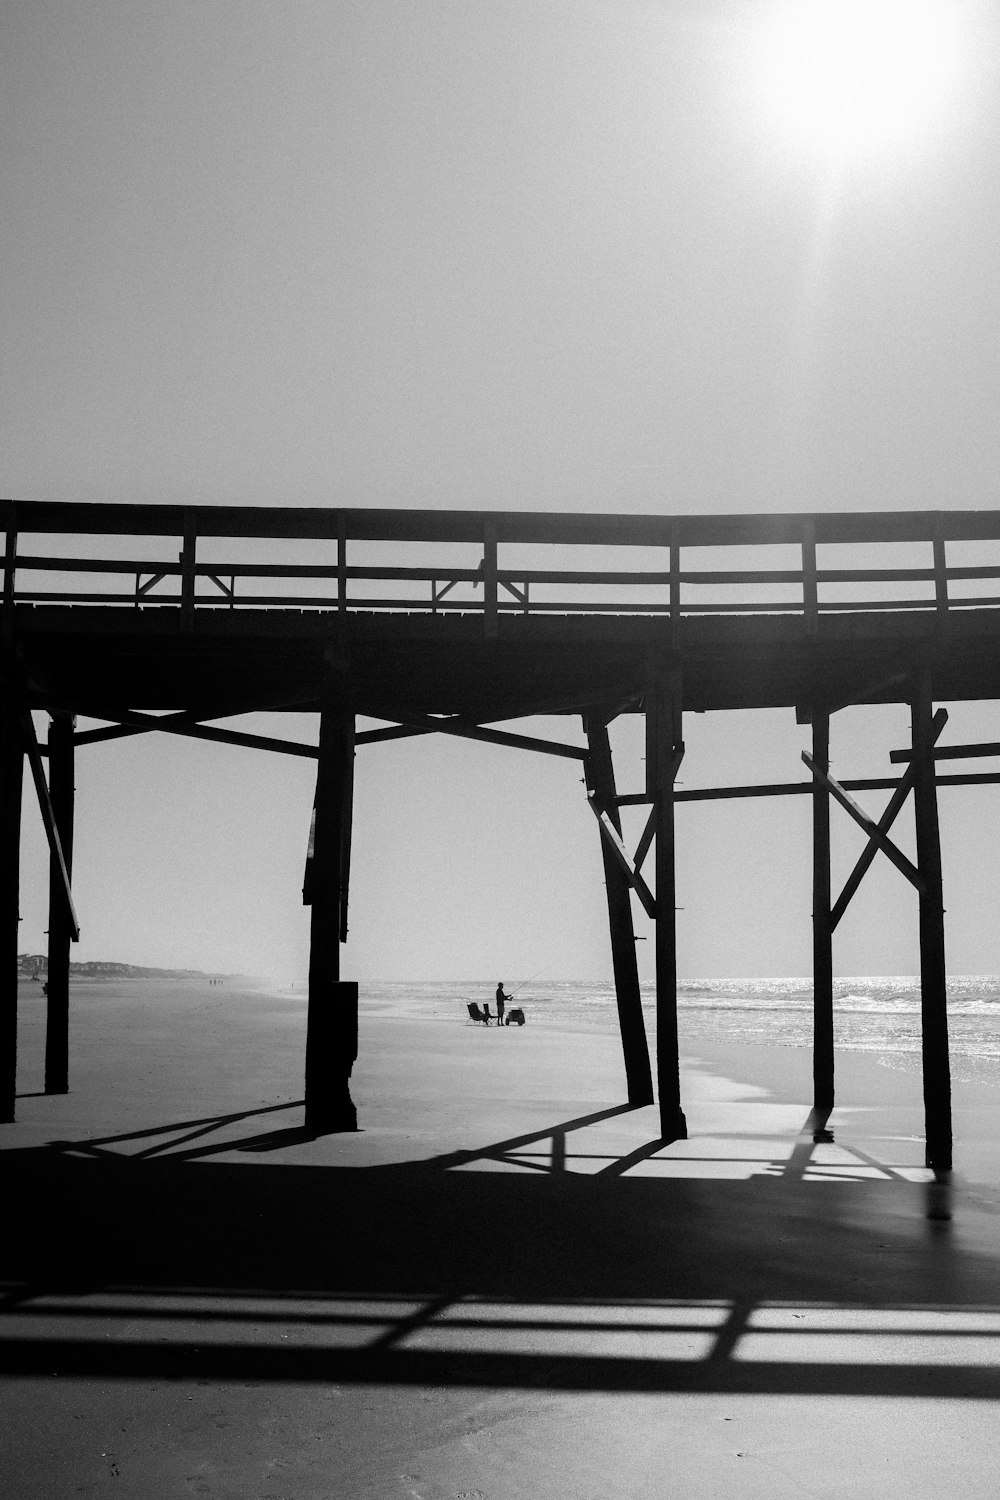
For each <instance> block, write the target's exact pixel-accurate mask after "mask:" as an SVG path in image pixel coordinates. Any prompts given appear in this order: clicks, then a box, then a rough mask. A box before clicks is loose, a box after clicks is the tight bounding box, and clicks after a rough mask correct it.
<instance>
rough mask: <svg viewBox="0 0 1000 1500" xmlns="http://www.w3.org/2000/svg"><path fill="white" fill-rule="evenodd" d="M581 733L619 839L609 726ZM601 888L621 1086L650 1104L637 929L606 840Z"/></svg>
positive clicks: (595, 721) (592, 719)
mask: <svg viewBox="0 0 1000 1500" xmlns="http://www.w3.org/2000/svg"><path fill="white" fill-rule="evenodd" d="M584 729H585V731H586V735H587V744H588V746H589V750H590V754H589V755H588V757H587V760H586V761H585V763H584V772H585V775H586V779H587V790H588V791H590V792H592V793H593V794H594V795H595V796H596V798H597V800H598V802H599V803H600V805H601V807H602V808H604V810H605V811H606V812H607V815H608V817H609V818H610V819H611V822H612V824H613V825H614V828H615V830H616V832H617V833H618V834H619V835H620V834H621V831H622V829H621V818H620V816H619V812H618V803H617V798H616V787H615V772H614V762H613V760H612V757H611V742H610V740H609V738H608V726H607V724H606V723H605V721H604V720H603V719H602V718H601V717H600V716H599V715H597V714H587V715H586V716H585V718H584ZM601 854H602V857H603V859H604V884H605V887H606V889H607V895H608V924H609V926H610V929H611V962H612V965H613V968H614V975H615V995H616V997H617V1000H618V1024H619V1027H620V1028H621V1036H622V1052H623V1054H624V1058H625V1081H626V1086H627V1089H628V1102H629V1103H630V1104H637V1105H638V1104H652V1102H653V1078H652V1073H651V1071H650V1066H649V1046H648V1044H647V1041H646V1024H645V1021H644V1020H643V1016H642V1001H641V997H640V994H639V966H638V964H637V963H636V957H635V929H634V927H633V925H632V897H631V894H630V889H629V884H628V881H627V880H626V878H625V875H624V873H623V871H622V869H621V867H620V865H619V864H618V862H617V861H616V860H615V858H614V857H613V855H612V854H611V852H610V850H609V849H608V845H607V843H606V841H605V840H604V838H603V837H602V838H601Z"/></svg>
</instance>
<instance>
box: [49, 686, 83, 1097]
mask: <svg viewBox="0 0 1000 1500" xmlns="http://www.w3.org/2000/svg"><path fill="white" fill-rule="evenodd" d="M75 723H76V721H75V719H74V717H73V715H72V714H66V713H56V714H53V715H52V719H51V722H50V725H49V797H50V799H51V802H52V811H53V813H54V815H55V822H56V828H57V830H58V832H59V842H60V844H61V845H62V852H63V860H64V862H65V865H66V874H67V875H69V876H72V873H73V802H74V786H73V771H74V752H73V730H74V727H75ZM72 935H73V922H72V918H71V915H70V911H69V908H68V906H67V903H66V890H65V886H64V884H63V877H62V870H61V868H60V866H59V862H58V860H57V859H56V856H55V854H54V853H50V855H49V961H48V978H47V981H46V982H47V985H48V1005H47V1008H46V1017H45V1092H46V1093H47V1094H66V1093H68V1092H69V950H70V942H71V940H72Z"/></svg>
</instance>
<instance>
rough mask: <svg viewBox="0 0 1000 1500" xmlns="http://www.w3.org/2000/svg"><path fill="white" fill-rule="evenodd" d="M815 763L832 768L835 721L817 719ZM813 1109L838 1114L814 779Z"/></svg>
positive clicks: (822, 793) (825, 796)
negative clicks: (831, 757)
mask: <svg viewBox="0 0 1000 1500" xmlns="http://www.w3.org/2000/svg"><path fill="white" fill-rule="evenodd" d="M812 742H813V743H812V754H813V760H814V761H815V762H816V765H817V766H818V768H819V769H820V770H821V771H827V772H828V771H829V769H830V716H829V714H820V713H817V714H815V715H814V717H813V731H812ZM812 821H813V1108H814V1109H816V1110H817V1111H820V1110H822V1111H826V1112H828V1111H829V1110H831V1109H833V1096H834V1082H833V1080H834V1052H833V925H832V922H831V919H830V794H829V792H828V791H827V789H826V787H825V786H824V785H823V783H822V782H821V781H820V780H819V779H818V778H815V777H814V778H813V792H812Z"/></svg>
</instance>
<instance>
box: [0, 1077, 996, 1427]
mask: <svg viewBox="0 0 1000 1500" xmlns="http://www.w3.org/2000/svg"><path fill="white" fill-rule="evenodd" d="M290 1107H292V1106H290V1105H285V1106H272V1107H271V1108H270V1109H267V1110H251V1111H245V1112H242V1113H241V1114H239V1115H228V1116H224V1117H218V1119H219V1120H224V1121H225V1122H227V1124H230V1125H231V1124H233V1123H236V1122H238V1121H240V1120H243V1119H250V1118H252V1117H254V1116H257V1115H260V1114H268V1113H272V1112H276V1110H278V1109H282V1108H290ZM627 1110H628V1106H621V1107H616V1108H613V1109H606V1110H601V1111H597V1112H594V1113H593V1114H590V1115H586V1116H577V1117H574V1118H572V1119H568V1120H563V1121H557V1122H554V1123H553V1124H552V1125H551V1126H550V1127H548V1128H546V1129H545V1130H538V1131H533V1132H529V1133H525V1134H521V1135H518V1136H512V1137H510V1138H508V1139H505V1140H501V1141H497V1142H494V1143H492V1144H490V1145H488V1146H486V1147H485V1148H482V1149H480V1150H470V1151H460V1152H451V1153H447V1154H445V1155H442V1156H440V1157H437V1158H435V1159H431V1160H428V1161H421V1162H414V1163H406V1164H401V1165H400V1164H396V1165H391V1166H380V1167H361V1168H346V1167H340V1166H336V1167H335V1166H295V1165H290V1164H288V1163H283V1164H281V1165H280V1166H273V1165H270V1164H264V1163H258V1162H255V1161H254V1160H252V1153H253V1151H254V1150H266V1149H267V1148H268V1141H269V1140H271V1141H275V1142H277V1141H278V1140H279V1138H280V1139H281V1140H283V1141H287V1140H288V1139H289V1138H290V1137H296V1136H297V1135H298V1134H299V1133H298V1132H297V1131H295V1130H291V1131H285V1130H279V1131H276V1132H271V1133H270V1136H268V1135H257V1136H250V1137H248V1138H246V1139H244V1140H242V1141H241V1142H237V1143H235V1145H236V1146H237V1147H239V1146H241V1147H242V1148H243V1149H245V1150H247V1152H248V1159H247V1160H246V1161H243V1162H239V1163H233V1162H224V1163H223V1162H212V1161H210V1160H208V1159H207V1158H206V1157H204V1156H200V1157H198V1158H197V1159H195V1160H192V1159H191V1158H192V1154H193V1153H196V1152H198V1151H200V1150H201V1149H202V1148H201V1147H198V1146H195V1145H193V1144H191V1143H192V1141H193V1140H194V1137H195V1135H196V1134H197V1132H198V1131H199V1130H203V1129H206V1128H207V1127H209V1126H210V1125H211V1124H212V1123H213V1122H212V1121H211V1120H201V1121H198V1122H193V1121H187V1122H183V1124H182V1125H178V1126H175V1127H173V1130H174V1132H175V1133H174V1135H173V1137H172V1139H174V1141H175V1144H176V1146H177V1149H178V1150H179V1152H180V1153H182V1154H181V1155H179V1156H172V1155H169V1154H164V1152H162V1151H160V1152H156V1153H154V1152H152V1151H151V1150H149V1149H144V1150H143V1151H142V1152H141V1154H139V1155H119V1154H116V1153H114V1152H113V1150H112V1147H113V1146H114V1145H115V1144H116V1143H117V1144H118V1145H123V1144H124V1143H127V1142H128V1143H131V1142H134V1141H135V1140H137V1139H146V1138H149V1139H150V1141H151V1143H155V1140H156V1139H157V1138H158V1137H162V1134H163V1132H162V1131H155V1130H153V1131H148V1132H138V1133H133V1134H132V1135H122V1136H117V1137H106V1138H104V1139H103V1141H101V1142H82V1143H80V1144H79V1145H76V1146H74V1145H73V1144H72V1143H65V1145H66V1148H65V1149H61V1150H54V1149H52V1148H51V1147H47V1148H37V1149H31V1150H23V1151H16V1150H15V1151H10V1152H7V1153H5V1157H4V1180H5V1185H6V1203H7V1206H8V1223H9V1225H10V1230H9V1232H8V1234H7V1236H6V1237H5V1240H4V1242H3V1245H2V1247H0V1279H2V1284H3V1287H4V1289H5V1295H4V1297H3V1298H2V1299H0V1371H2V1372H3V1373H4V1374H5V1375H6V1376H7V1377H8V1378H9V1377H14V1376H33V1377H34V1376H37V1377H46V1378H53V1377H55V1378H60V1377H70V1376H73V1377H92V1378H95V1379H100V1380H116V1379H122V1380H137V1379H138V1380H147V1381H159V1380H174V1379H199V1380H230V1379H239V1380H253V1381H261V1382H306V1383H309V1382H328V1383H334V1384H340V1383H354V1384H360V1385H365V1384H368V1385H384V1386H389V1385H396V1386H413V1385H431V1386H437V1387H441V1386H445V1387H447V1386H456V1387H459V1386H476V1387H486V1388H488V1387H504V1388H511V1387H514V1388H520V1387H523V1388H525V1389H535V1390H537V1389H540V1388H544V1389H552V1390H577V1389H579V1390H604V1391H649V1392H652V1391H716V1392H730V1391H732V1392H746V1393H757V1394H780V1393H785V1392H794V1393H797V1394H809V1393H813V1394H824V1393H826V1394H839V1395H858V1396H862V1395H863V1396H869V1395H881V1396H928V1397H931V1396H950V1397H953V1398H955V1397H963V1396H964V1397H968V1398H970V1399H991V1400H992V1399H997V1398H998V1397H1000V1360H998V1358H997V1356H998V1355H1000V1297H998V1294H997V1284H998V1281H997V1270H998V1265H997V1259H996V1256H995V1255H994V1254H993V1253H991V1252H990V1251H989V1249H988V1248H986V1249H984V1248H983V1245H982V1244H980V1245H979V1247H978V1248H977V1247H976V1243H977V1242H976V1239H975V1236H970V1235H968V1234H966V1235H963V1236H951V1235H949V1236H946V1237H943V1238H942V1236H941V1234H940V1233H939V1232H937V1231H938V1229H939V1227H940V1223H939V1221H936V1222H935V1223H934V1224H931V1223H929V1221H928V1217H927V1212H926V1201H925V1195H926V1184H925V1183H923V1182H921V1181H918V1182H913V1181H910V1180H908V1179H907V1178H906V1177H905V1176H904V1175H903V1173H902V1172H901V1171H897V1170H896V1169H895V1168H894V1167H893V1166H892V1164H891V1163H889V1164H886V1163H882V1162H876V1163H874V1164H872V1161H871V1159H870V1158H869V1160H868V1161H867V1162H865V1161H863V1160H861V1158H860V1157H859V1158H858V1171H857V1174H854V1175H852V1173H851V1172H850V1171H849V1170H848V1171H846V1173H845V1175H844V1176H843V1177H841V1178H840V1179H839V1180H824V1179H823V1178H822V1176H821V1175H811V1171H810V1162H811V1155H812V1152H813V1150H814V1149H815V1143H814V1142H813V1140H812V1134H813V1123H812V1121H811V1120H810V1119H807V1120H806V1121H805V1122H804V1124H803V1126H802V1129H801V1131H800V1132H799V1133H798V1134H797V1135H796V1134H795V1133H794V1132H792V1133H791V1134H790V1135H789V1134H787V1133H786V1135H785V1136H784V1137H782V1138H780V1139H779V1138H777V1137H775V1138H774V1155H773V1158H770V1159H768V1158H767V1157H764V1156H762V1157H760V1158H754V1159H753V1161H754V1165H755V1167H759V1169H760V1170H759V1171H758V1172H756V1174H755V1175H750V1176H746V1177H744V1178H742V1179H737V1178H733V1177H726V1176H725V1175H718V1167H719V1163H720V1161H721V1160H723V1158H722V1157H720V1155H719V1154H718V1152H717V1153H716V1154H715V1155H714V1156H712V1157H709V1156H708V1155H706V1154H704V1153H705V1152H706V1151H707V1150H708V1147H709V1146H710V1145H711V1142H710V1141H709V1139H708V1138H704V1139H703V1140H701V1141H699V1140H698V1139H694V1140H691V1141H688V1142H681V1143H675V1144H674V1145H673V1146H671V1147H669V1148H667V1147H665V1146H664V1143H663V1142H662V1141H658V1140H650V1141H649V1142H647V1143H646V1144H645V1145H644V1146H642V1147H641V1148H638V1149H635V1150H633V1151H631V1152H630V1153H628V1154H627V1155H622V1156H620V1157H618V1158H614V1159H611V1160H606V1159H603V1158H597V1157H589V1156H587V1155H586V1152H585V1148H583V1149H581V1150H580V1151H579V1153H577V1151H576V1148H575V1144H574V1138H575V1137H576V1136H577V1133H578V1132H580V1131H583V1130H586V1129H587V1128H588V1127H590V1126H593V1125H599V1124H601V1123H602V1122H604V1121H607V1120H610V1119H612V1118H613V1117H614V1116H616V1115H620V1114H624V1113H626V1112H627ZM214 1123H218V1121H216V1122H214ZM177 1132H179V1134H177ZM536 1148H537V1149H536ZM211 1149H227V1150H233V1149H234V1143H233V1142H229V1143H227V1144H226V1145H225V1146H224V1147H220V1146H218V1144H216V1146H214V1147H213V1148H211ZM665 1152H669V1153H670V1156H671V1161H670V1162H669V1163H668V1165H669V1166H670V1167H671V1168H672V1169H673V1171H672V1173H669V1174H664V1175H638V1176H630V1175H629V1173H630V1172H631V1171H632V1170H633V1169H634V1168H636V1167H641V1168H643V1169H646V1170H648V1169H650V1168H653V1167H656V1166H658V1165H663V1163H661V1162H659V1160H658V1158H659V1157H660V1156H661V1155H663V1154H664V1153H665ZM570 1158H572V1160H574V1161H576V1162H577V1164H578V1165H579V1163H580V1162H583V1161H585V1162H586V1163H587V1165H586V1169H584V1170H579V1169H578V1170H572V1169H569V1168H570V1167H571V1166H572V1162H571V1160H570ZM734 1160H735V1159H734ZM746 1160H747V1158H740V1161H741V1162H743V1163H745V1162H746ZM681 1168H683V1171H681V1170H680V1169H681ZM874 1168H877V1169H878V1172H879V1174H880V1175H878V1176H875V1175H869V1176H867V1177H866V1176H864V1175H862V1174H863V1172H864V1171H865V1170H867V1171H869V1172H870V1173H873V1171H874ZM928 1344H931V1345H933V1353H932V1354H931V1355H930V1356H928V1354H927V1349H928Z"/></svg>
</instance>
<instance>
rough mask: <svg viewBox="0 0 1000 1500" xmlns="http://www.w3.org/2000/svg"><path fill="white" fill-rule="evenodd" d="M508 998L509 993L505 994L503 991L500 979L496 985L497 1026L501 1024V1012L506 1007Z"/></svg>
mask: <svg viewBox="0 0 1000 1500" xmlns="http://www.w3.org/2000/svg"><path fill="white" fill-rule="evenodd" d="M509 999H510V996H509V995H505V994H504V992H503V980H502V979H501V981H500V983H499V984H498V985H497V1025H498V1026H502V1025H503V1013H504V1010H505V1009H506V1005H507V1001H508V1000H509Z"/></svg>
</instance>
